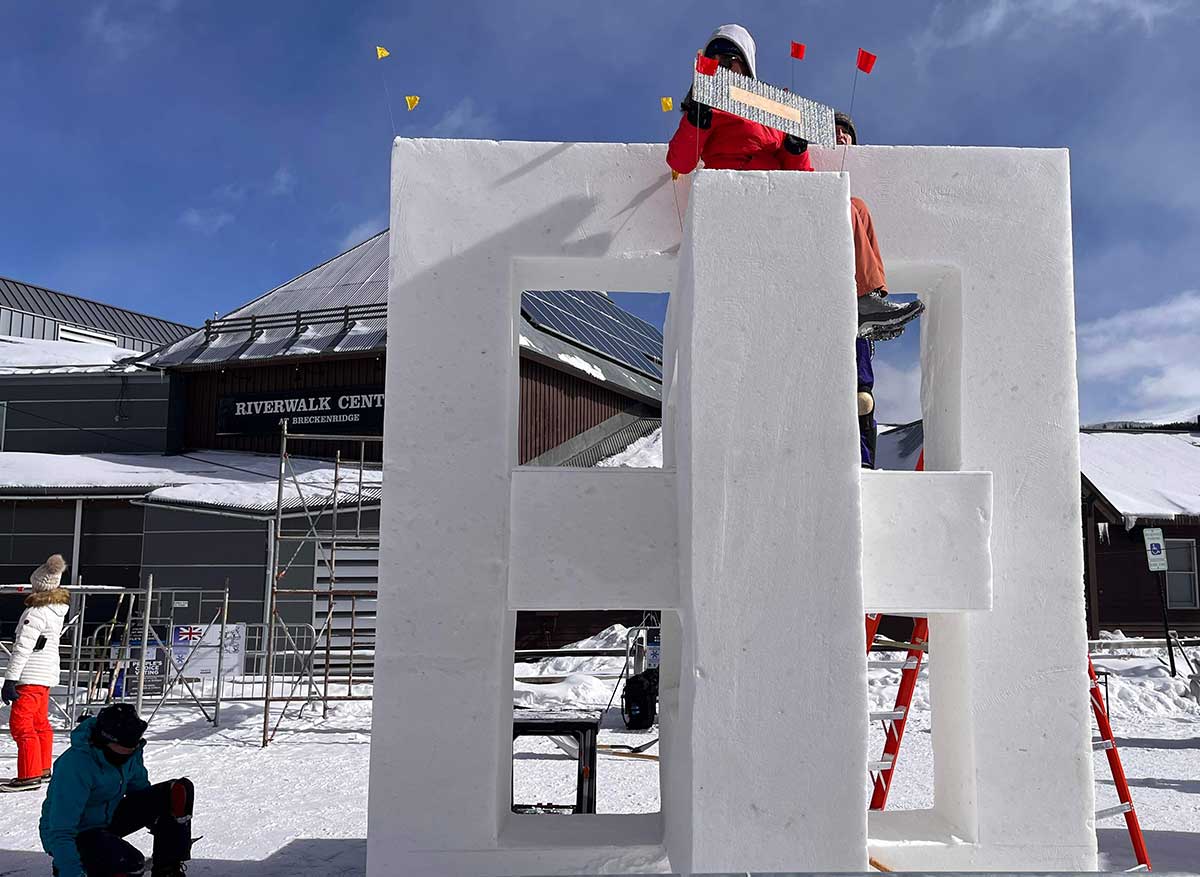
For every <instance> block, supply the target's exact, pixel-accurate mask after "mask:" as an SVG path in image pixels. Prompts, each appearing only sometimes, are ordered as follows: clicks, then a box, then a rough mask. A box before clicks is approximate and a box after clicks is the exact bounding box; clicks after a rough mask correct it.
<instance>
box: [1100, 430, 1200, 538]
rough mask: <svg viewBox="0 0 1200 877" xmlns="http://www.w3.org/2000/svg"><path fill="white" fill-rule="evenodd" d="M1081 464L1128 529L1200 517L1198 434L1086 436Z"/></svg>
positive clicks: (1114, 433)
mask: <svg viewBox="0 0 1200 877" xmlns="http://www.w3.org/2000/svg"><path fill="white" fill-rule="evenodd" d="M1079 462H1080V468H1081V469H1082V470H1083V475H1084V477H1085V478H1087V480H1088V481H1090V482H1091V483H1092V486H1093V487H1095V488H1096V489H1097V490H1098V491H1100V493H1101V494H1102V495H1103V496H1104V499H1105V500H1107V501H1108V503H1109V504H1110V505H1111V506H1112V507H1113V508H1115V509H1116V510H1117V512H1118V513H1119V514H1120V515H1121V517H1122V518H1124V520H1125V526H1126V527H1133V526H1134V525H1135V523H1136V522H1137V520H1138V519H1139V518H1151V519H1156V520H1168V521H1169V520H1174V519H1175V518H1177V517H1198V516H1200V432H1084V433H1080V436H1079Z"/></svg>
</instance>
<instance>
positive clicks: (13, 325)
mask: <svg viewBox="0 0 1200 877" xmlns="http://www.w3.org/2000/svg"><path fill="white" fill-rule="evenodd" d="M92 322H93V323H94V322H99V321H92ZM59 326H67V327H78V328H83V329H85V330H86V329H91V330H94V331H96V332H103V333H104V334H106V335H108V336H110V337H113V338H116V339H117V346H118V347H121V348H124V349H125V350H136V351H138V352H139V353H148V352H149V351H151V350H154V349H156V348H158V347H160V346H162V343H161V342H154V341H148V340H146V339H145V338H139V337H136V336H134V335H128V334H125V333H124V332H121V331H119V330H116V329H114V327H112V326H110V325H92V324H91V323H88V322H84V321H83V320H80V321H78V322H73V321H69V320H59V319H56V318H54V317H48V316H45V315H42V314H34V313H30V312H28V311H22V310H17V309H15V308H11V307H4V306H3V305H0V335H15V336H16V337H18V338H34V339H38V340H42V341H57V340H59V338H58V329H59ZM97 343H99V344H102V343H104V342H102V341H99V340H98V341H97Z"/></svg>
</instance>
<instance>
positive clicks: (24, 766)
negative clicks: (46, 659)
mask: <svg viewBox="0 0 1200 877" xmlns="http://www.w3.org/2000/svg"><path fill="white" fill-rule="evenodd" d="M8 724H9V730H10V731H11V732H12V736H13V739H14V740H16V741H17V779H20V780H27V779H32V778H33V777H40V776H41V775H42V774H43V773H45V772H46V771H48V770H50V763H51V762H52V761H53V760H54V729H53V728H52V727H50V689H49V688H48V687H47V686H45V685H18V686H17V700H16V702H15V703H14V704H13V705H12V715H11V716H10V717H9V722H8Z"/></svg>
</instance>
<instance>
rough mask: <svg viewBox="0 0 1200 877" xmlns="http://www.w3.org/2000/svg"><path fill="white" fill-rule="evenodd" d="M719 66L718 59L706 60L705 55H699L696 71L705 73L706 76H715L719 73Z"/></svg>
mask: <svg viewBox="0 0 1200 877" xmlns="http://www.w3.org/2000/svg"><path fill="white" fill-rule="evenodd" d="M717 66H718V65H717V59H716V58H706V57H704V55H701V54H699V53H697V55H696V69H697V70H699V71H700V72H701V73H703V74H704V75H705V76H712V75H713V74H715V73H716V72H717Z"/></svg>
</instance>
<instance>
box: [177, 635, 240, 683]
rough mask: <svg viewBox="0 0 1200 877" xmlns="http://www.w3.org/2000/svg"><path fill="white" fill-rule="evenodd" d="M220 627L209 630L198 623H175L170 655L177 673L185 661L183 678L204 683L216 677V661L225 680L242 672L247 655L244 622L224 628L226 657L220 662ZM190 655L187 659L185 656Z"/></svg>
mask: <svg viewBox="0 0 1200 877" xmlns="http://www.w3.org/2000/svg"><path fill="white" fill-rule="evenodd" d="M220 646H221V627H220V625H218V624H211V625H209V626H208V630H207V631H205V629H204V627H203V626H202V625H199V624H177V625H175V626H174V627H172V628H171V653H172V658H173V659H174V661H175V668H176V670H178V669H179V668H180V667H183V665H184V662H185V661H187V669H185V670H184V671H183V678H184V679H187V680H188V681H189V682H195V681H200V682H207V681H211V680H214V679H216V678H217V662H218V661H220V662H221V675H222V676H223V677H225V678H228V677H230V676H238V675H240V674H241V673H242V664H243V661H244V659H245V654H246V651H245V649H246V623H245V622H244V621H243V622H238V623H237V624H226V625H225V657H224V659H223V660H222V659H221V656H220V655H221V653H220ZM189 654H191V659H190V660H189V658H188V655H189Z"/></svg>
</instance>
